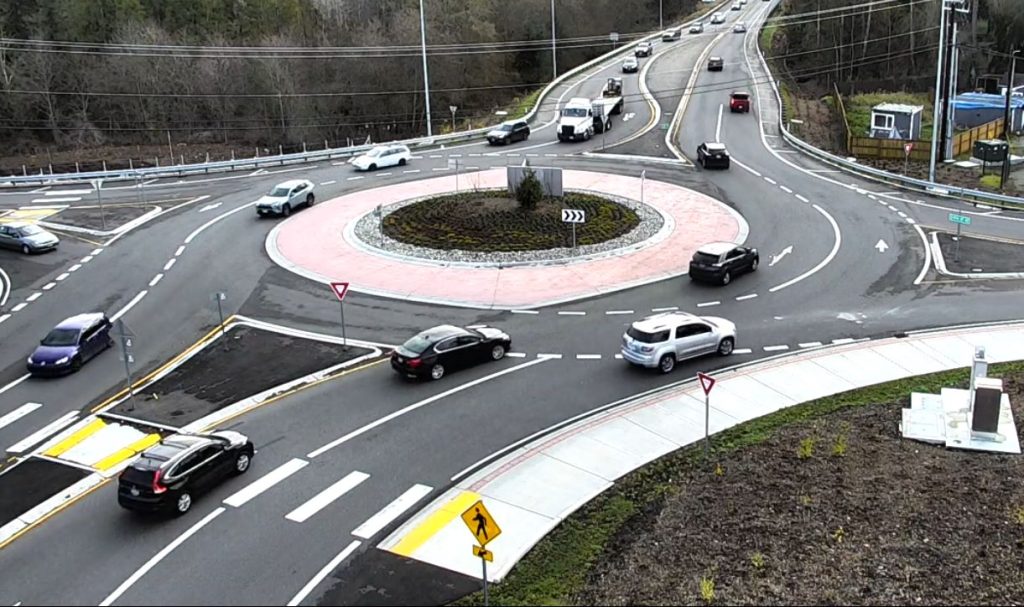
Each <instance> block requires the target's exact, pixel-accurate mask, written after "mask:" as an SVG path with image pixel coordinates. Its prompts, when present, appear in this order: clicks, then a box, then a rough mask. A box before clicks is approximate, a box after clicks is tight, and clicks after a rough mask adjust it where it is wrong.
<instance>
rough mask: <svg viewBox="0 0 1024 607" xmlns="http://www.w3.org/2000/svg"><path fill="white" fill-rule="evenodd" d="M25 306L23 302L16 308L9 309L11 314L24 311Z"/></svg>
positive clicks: (25, 303)
mask: <svg viewBox="0 0 1024 607" xmlns="http://www.w3.org/2000/svg"><path fill="white" fill-rule="evenodd" d="M27 305H28V303H27V302H24V301H23V302H21V303H20V304H18V305H16V306H14V307H13V308H11V312H21V311H22V310H24V309H25V306H27Z"/></svg>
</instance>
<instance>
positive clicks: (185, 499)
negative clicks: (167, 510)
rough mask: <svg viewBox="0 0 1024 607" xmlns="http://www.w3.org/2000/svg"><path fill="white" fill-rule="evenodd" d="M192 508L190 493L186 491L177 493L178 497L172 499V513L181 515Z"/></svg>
mask: <svg viewBox="0 0 1024 607" xmlns="http://www.w3.org/2000/svg"><path fill="white" fill-rule="evenodd" d="M191 509H192V495H191V494H189V492H188V491H182V492H181V493H179V494H178V499H176V500H175V501H174V514H175V515H176V516H181V515H183V514H185V513H186V512H188V511H189V510H191Z"/></svg>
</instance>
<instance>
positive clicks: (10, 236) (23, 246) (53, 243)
mask: <svg viewBox="0 0 1024 607" xmlns="http://www.w3.org/2000/svg"><path fill="white" fill-rule="evenodd" d="M59 244H60V239H59V238H57V237H56V236H54V235H53V234H51V233H50V232H47V231H46V230H44V229H43V228H41V227H39V226H37V225H36V224H34V223H23V222H18V223H9V224H6V225H0V247H3V248H5V249H13V250H15V251H21V252H22V253H24V254H25V255H31V254H32V253H42V252H43V251H52V250H54V249H56V248H57V245H59Z"/></svg>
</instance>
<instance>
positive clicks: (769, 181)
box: [764, 177, 778, 185]
mask: <svg viewBox="0 0 1024 607" xmlns="http://www.w3.org/2000/svg"><path fill="white" fill-rule="evenodd" d="M764 180H765V181H767V182H768V183H770V184H772V185H778V182H777V181H775V180H774V179H772V178H771V177H765V178H764Z"/></svg>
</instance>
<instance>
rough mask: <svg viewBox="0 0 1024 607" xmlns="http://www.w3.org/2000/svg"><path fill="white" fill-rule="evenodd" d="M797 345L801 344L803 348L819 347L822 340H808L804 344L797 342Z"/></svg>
mask: <svg viewBox="0 0 1024 607" xmlns="http://www.w3.org/2000/svg"><path fill="white" fill-rule="evenodd" d="M797 345H798V346H800V347H801V348H817V347H819V346H820V345H821V342H820V341H808V342H804V343H802V344H797Z"/></svg>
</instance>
